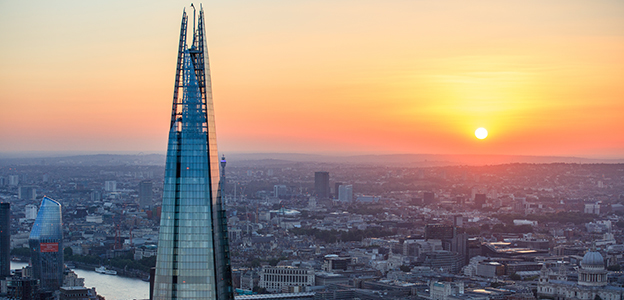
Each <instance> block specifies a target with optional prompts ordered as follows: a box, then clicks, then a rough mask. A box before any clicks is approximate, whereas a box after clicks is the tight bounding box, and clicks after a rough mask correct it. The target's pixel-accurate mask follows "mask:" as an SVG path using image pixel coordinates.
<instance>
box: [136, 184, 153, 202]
mask: <svg viewBox="0 0 624 300" xmlns="http://www.w3.org/2000/svg"><path fill="white" fill-rule="evenodd" d="M153 198H154V193H153V185H152V181H150V180H144V181H141V182H139V205H140V206H141V208H145V207H148V206H151V205H152V200H153Z"/></svg>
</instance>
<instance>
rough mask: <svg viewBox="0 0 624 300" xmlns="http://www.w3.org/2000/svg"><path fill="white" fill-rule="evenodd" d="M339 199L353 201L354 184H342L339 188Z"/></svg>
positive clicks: (344, 201) (346, 201) (347, 201)
mask: <svg viewBox="0 0 624 300" xmlns="http://www.w3.org/2000/svg"><path fill="white" fill-rule="evenodd" d="M338 200H340V202H343V203H351V202H353V185H350V184H349V185H341V186H340V187H339V188H338Z"/></svg>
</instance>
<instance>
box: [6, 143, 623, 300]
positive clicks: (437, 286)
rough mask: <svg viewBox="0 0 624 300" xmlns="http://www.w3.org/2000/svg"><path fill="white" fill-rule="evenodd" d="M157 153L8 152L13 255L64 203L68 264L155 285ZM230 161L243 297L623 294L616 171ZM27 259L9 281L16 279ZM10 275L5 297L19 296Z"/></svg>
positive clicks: (20, 254)
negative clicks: (18, 156)
mask: <svg viewBox="0 0 624 300" xmlns="http://www.w3.org/2000/svg"><path fill="white" fill-rule="evenodd" d="M163 161H164V158H163V157H162V156H159V155H145V156H115V155H105V156H84V157H67V158H60V159H59V158H48V159H32V160H25V159H22V160H21V161H19V162H18V163H17V164H15V163H12V161H11V160H4V161H3V165H2V166H1V167H0V197H1V198H2V200H1V201H2V202H3V203H10V232H11V235H10V239H11V244H10V246H11V258H12V259H14V260H23V261H29V259H30V257H29V255H30V254H29V249H28V239H29V235H30V233H31V229H32V227H33V223H34V220H35V218H36V216H37V211H38V209H39V205H40V204H41V202H42V198H43V196H44V195H45V196H46V197H49V198H51V199H55V200H57V201H58V202H60V203H61V204H62V219H63V227H62V230H63V247H64V251H63V252H64V256H65V263H66V265H68V266H70V267H71V268H79V269H80V268H84V269H91V270H94V269H95V268H100V267H102V266H103V267H105V269H106V270H107V271H110V272H115V273H116V274H117V275H114V276H126V277H135V278H141V279H144V280H149V278H150V269H151V268H152V267H154V265H155V261H156V260H155V255H156V252H157V245H158V231H159V220H160V212H161V203H160V201H161V199H162V188H163V186H162V184H163V182H162V179H159V178H162V177H163V175H164V166H163V165H162V162H163ZM223 166H224V168H223V169H222V172H223V173H224V174H225V178H226V184H225V186H224V194H225V196H224V199H225V206H226V211H227V217H228V234H229V240H230V247H231V259H232V270H233V271H232V273H233V285H234V287H235V288H236V292H237V293H238V294H239V295H241V296H237V299H238V298H241V299H245V298H244V297H252V296H251V295H253V296H257V295H258V294H270V295H284V294H292V295H298V296H297V297H299V298H301V297H303V298H309V299H312V298H317V299H351V298H360V299H381V298H404V299H510V298H514V297H515V298H514V299H534V298H549V297H553V298H554V297H562V296H561V295H563V294H565V293H568V294H569V293H575V294H574V295H575V296H574V297H570V296H568V297H570V298H576V299H590V298H591V299H594V298H595V297H596V295H598V297H600V298H601V299H621V294H622V291H624V289H622V287H623V286H624V273H622V272H621V271H620V268H621V265H622V264H624V258H623V254H624V245H623V242H624V241H623V240H622V236H623V235H622V229H624V166H622V165H621V164H564V163H551V164H504V165H491V166H437V167H401V166H399V165H379V164H341V163H327V162H309V161H308V162H297V161H289V160H275V159H271V160H233V161H229V162H227V163H226V162H225V160H224V162H223ZM586 253H589V254H592V255H595V256H596V257H598V256H599V257H600V259H601V261H600V264H601V266H602V269H600V268H599V269H600V270H599V272H598V273H596V274H603V275H604V276H603V277H604V278H603V279H602V277H601V279H600V280H598V282H593V283H592V284H589V285H588V284H585V282H584V277H583V276H586V275H585V271H584V269H585V267H588V266H587V264H589V262H585V260H584V257H587V256H588V255H587V254H586ZM581 262H584V263H581ZM599 267H600V266H599ZM29 268H31V267H27V268H26V269H24V270H18V271H19V273H16V275H15V276H24V277H22V278H20V280H24V279H23V278H27V275H28V274H29V270H28V269H29ZM592 272H596V271H595V270H594V269H592ZM275 274H280V275H278V276H276V275H275ZM281 274H289V275H288V276H284V275H281ZM592 274H593V273H592ZM65 277H66V278H65V280H64V283H66V284H68V286H72V285H73V286H80V287H82V285H83V284H84V282H81V281H80V280H75V277H76V276H75V274H74V273H72V272H71V271H69V270H66V271H65ZM10 278H14V277H10ZM71 279H74V280H73V281H72V280H71ZM10 280H16V279H7V280H6V281H4V282H5V283H4V284H3V285H2V287H3V290H2V292H3V294H4V295H9V294H11V293H16V291H15V285H11V284H7V283H6V282H7V281H10ZM11 287H13V290H12V288H11ZM83 288H84V287H83ZM88 288H91V287H88ZM88 288H84V289H87V290H89V289H88ZM95 288H97V287H95ZM596 288H597V289H596ZM35 290H36V289H35V288H33V289H32V291H31V292H33V293H35V292H36V291H35ZM69 290H71V289H69ZM74 290H76V288H74ZM553 291H554V292H553ZM592 291H594V292H593V293H594V296H591V294H592ZM21 293H23V291H22V292H21ZM557 293H559V294H560V296H557ZM91 294H92V297H96V295H97V294H96V293H95V290H93V291H92V292H91ZM244 295H250V296H244ZM267 296H268V295H267ZM590 296H591V297H590ZM9 298H10V296H9Z"/></svg>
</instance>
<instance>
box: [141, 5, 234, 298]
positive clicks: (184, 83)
mask: <svg viewBox="0 0 624 300" xmlns="http://www.w3.org/2000/svg"><path fill="white" fill-rule="evenodd" d="M193 9H195V8H193ZM193 20H195V13H194V14H193ZM187 23H188V17H187V15H186V12H185V13H183V15H182V26H181V29H180V42H179V46H178V59H177V68H176V77H175V89H174V92H173V108H172V113H171V123H170V129H169V144H168V148H167V162H166V166H165V182H164V190H163V201H162V214H161V219H160V232H159V239H158V256H157V261H156V276H155V279H154V296H153V297H154V299H233V289H232V279H231V266H230V256H229V245H228V240H227V236H228V235H227V220H226V218H225V213H224V211H223V208H222V204H221V194H220V191H221V187H220V180H219V179H220V177H219V157H218V155H217V143H216V135H215V121H214V111H213V104H212V89H211V84H210V68H209V64H208V49H207V45H206V42H205V41H206V38H205V32H204V12H203V9H200V11H199V18H198V20H197V29H195V24H193V31H192V39H193V42H192V46H191V47H190V48H189V47H188V46H187V43H186V35H187ZM193 23H195V21H193Z"/></svg>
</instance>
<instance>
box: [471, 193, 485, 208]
mask: <svg viewBox="0 0 624 300" xmlns="http://www.w3.org/2000/svg"><path fill="white" fill-rule="evenodd" d="M486 199H487V197H486V195H485V194H475V197H474V204H475V206H476V207H477V208H481V207H483V205H484V204H485V202H486Z"/></svg>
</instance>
